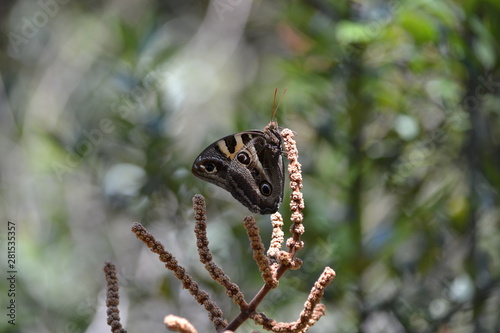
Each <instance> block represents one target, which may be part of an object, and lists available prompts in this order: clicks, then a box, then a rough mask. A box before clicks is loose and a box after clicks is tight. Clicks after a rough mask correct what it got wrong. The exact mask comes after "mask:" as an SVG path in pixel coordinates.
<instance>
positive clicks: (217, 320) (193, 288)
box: [132, 223, 227, 330]
mask: <svg viewBox="0 0 500 333" xmlns="http://www.w3.org/2000/svg"><path fill="white" fill-rule="evenodd" d="M132 232H134V233H135V235H136V237H137V238H139V239H140V240H142V241H143V242H144V243H145V244H146V245H147V246H148V247H149V248H150V249H151V251H152V252H154V253H156V254H158V255H159V256H160V260H161V261H162V262H163V263H165V267H167V268H168V269H169V270H171V271H172V272H174V275H175V277H176V278H177V279H179V280H180V281H181V283H182V287H183V288H184V289H187V290H188V291H189V293H190V294H191V295H193V297H194V298H195V299H196V301H197V302H198V303H199V304H201V305H203V306H204V307H205V309H206V310H207V311H208V318H210V320H211V321H212V323H213V324H214V326H215V328H216V329H217V330H218V329H221V328H223V327H225V326H227V321H226V320H225V319H223V318H222V310H221V309H220V308H219V307H218V306H217V305H216V304H215V303H214V302H212V301H211V300H210V296H209V295H208V294H207V293H206V292H205V291H203V290H200V288H199V286H198V283H196V282H195V281H193V279H192V278H191V276H190V275H189V274H187V273H186V269H185V268H184V267H182V266H180V265H179V264H178V263H177V259H175V257H174V256H173V255H172V254H171V253H170V252H168V251H166V250H165V248H164V246H163V244H162V243H160V242H158V241H156V240H155V238H154V237H153V235H151V234H150V233H149V232H148V231H147V230H146V228H144V227H143V226H142V224H140V223H134V224H133V225H132Z"/></svg>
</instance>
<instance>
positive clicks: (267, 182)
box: [192, 121, 284, 214]
mask: <svg viewBox="0 0 500 333" xmlns="http://www.w3.org/2000/svg"><path fill="white" fill-rule="evenodd" d="M281 144H282V138H281V135H280V133H279V132H278V130H277V124H276V122H275V121H272V122H270V123H269V125H268V126H266V127H265V128H264V130H263V131H260V130H250V131H244V132H240V133H235V134H232V135H228V136H225V137H223V138H221V139H219V140H217V141H215V142H214V143H212V144H211V145H209V146H208V147H207V148H206V149H205V150H204V151H203V152H201V154H200V155H199V156H198V157H197V158H196V160H195V161H194V163H193V167H192V172H193V174H194V175H195V176H197V177H199V178H201V179H203V180H205V181H208V182H210V183H212V184H215V185H217V186H220V187H222V188H223V189H225V190H227V191H228V192H230V193H231V194H232V195H233V197H234V198H235V199H236V200H238V201H239V202H240V203H242V204H243V205H244V206H245V207H247V208H248V209H249V210H250V211H251V212H253V213H259V214H272V213H275V212H276V211H277V210H278V208H279V205H280V204H281V201H282V200H283V187H284V170H283V157H282V148H281Z"/></svg>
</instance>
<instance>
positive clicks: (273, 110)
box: [272, 88, 287, 119]
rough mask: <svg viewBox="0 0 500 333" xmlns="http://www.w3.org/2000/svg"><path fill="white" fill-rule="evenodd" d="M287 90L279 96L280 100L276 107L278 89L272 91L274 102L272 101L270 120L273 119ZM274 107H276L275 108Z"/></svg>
mask: <svg viewBox="0 0 500 333" xmlns="http://www.w3.org/2000/svg"><path fill="white" fill-rule="evenodd" d="M286 91H287V88H285V89H284V90H283V94H281V97H280V100H279V101H278V105H276V95H277V94H278V88H276V89H274V100H273V109H272V119H274V118H275V116H276V112H278V108H279V107H280V104H281V101H282V100H283V97H285V94H286ZM275 105H276V106H275Z"/></svg>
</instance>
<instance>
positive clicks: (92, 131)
mask: <svg viewBox="0 0 500 333" xmlns="http://www.w3.org/2000/svg"><path fill="white" fill-rule="evenodd" d="M250 5H251V6H250ZM499 16H500V5H499V3H498V2H497V1H495V0H487V1H479V0H468V1H453V0H449V1H441V0H439V1H428V0H422V1H406V0H396V1H361V2H348V1H316V0H310V1H273V2H254V3H248V2H243V1H225V0H222V1H213V2H195V1H170V2H164V1H135V2H130V3H129V2H123V3H122V2H111V1H90V2H86V3H77V2H71V1H60V0H59V1H56V0H40V1H37V2H32V1H5V2H3V3H2V5H0V18H1V20H0V22H1V23H0V29H1V31H2V34H1V35H2V39H1V40H0V70H1V76H0V161H1V162H0V181H1V188H0V198H1V202H2V205H1V206H0V212H1V218H2V221H4V223H2V225H3V227H2V228H3V229H2V230H1V231H0V235H1V236H0V240H1V246H2V257H3V258H2V261H1V262H2V274H3V275H5V274H6V271H7V268H6V267H4V265H3V263H4V262H5V261H4V260H3V259H4V257H5V256H4V255H3V253H4V250H5V247H6V243H5V240H6V230H7V221H9V220H10V221H14V222H16V225H17V234H16V237H17V258H18V267H17V271H18V274H17V285H16V290H17V293H16V297H15V299H16V302H17V304H18V307H17V317H16V325H15V326H12V325H10V324H8V322H7V319H5V318H6V317H5V315H3V314H2V316H3V319H2V321H0V331H2V332H34V331H36V332H84V331H85V332H107V331H109V328H107V326H106V323H105V308H104V305H103V300H104V294H103V287H104V275H103V273H102V266H103V263H104V261H105V260H108V259H111V260H112V261H113V262H115V264H116V265H117V266H118V267H119V270H120V271H119V278H120V283H121V285H122V289H121V297H122V298H121V304H120V309H121V314H122V317H123V318H124V319H123V323H124V325H125V327H126V328H127V329H128V331H129V332H141V331H155V332H160V331H163V330H164V328H163V324H162V318H163V316H165V315H166V314H169V313H172V314H176V315H180V316H184V317H186V318H188V319H189V320H191V321H192V322H193V323H194V324H195V326H197V327H198V329H199V330H200V331H202V332H203V331H211V330H212V326H211V324H210V323H209V321H208V319H207V317H206V314H205V313H204V310H203V309H202V308H201V307H200V306H198V305H197V304H196V303H195V302H194V301H193V300H192V299H190V296H189V294H188V293H187V292H185V291H183V290H180V284H179V283H178V281H176V280H175V278H173V277H172V276H171V274H170V273H169V272H167V271H166V270H165V269H163V266H162V265H161V263H160V262H159V261H158V260H157V259H156V258H155V257H154V255H152V254H151V253H149V252H148V250H147V249H145V248H144V246H143V245H142V244H140V243H139V242H138V241H137V240H136V239H135V238H134V237H133V235H132V233H131V232H130V231H129V228H130V225H131V224H132V222H134V221H141V222H142V223H143V224H144V225H146V226H147V228H148V229H150V231H151V232H153V233H154V234H155V235H156V237H157V238H158V239H159V240H161V241H162V242H163V243H164V244H165V246H166V247H167V249H169V250H170V251H172V252H173V253H174V254H175V255H176V256H177V257H178V259H179V261H180V263H181V264H182V265H185V266H186V267H187V269H188V271H189V273H190V274H192V275H193V276H194V277H195V279H196V280H197V281H199V282H200V283H201V284H202V286H203V288H205V289H206V290H207V291H208V292H209V293H210V294H211V295H213V297H214V298H215V300H216V301H217V302H218V303H219V304H220V305H221V307H222V309H223V310H224V312H225V313H226V315H227V317H228V318H231V316H234V315H235V314H236V313H237V311H236V309H235V307H234V306H233V305H232V304H231V302H230V301H229V300H228V299H227V298H226V297H225V295H224V292H223V291H222V290H221V288H220V287H219V286H218V285H216V284H215V283H214V282H213V281H211V280H210V278H209V277H208V274H207V273H206V272H205V271H204V270H203V267H202V265H201V264H200V263H199V262H197V259H196V258H197V255H196V246H195V238H194V234H193V232H192V229H193V227H194V223H193V213H192V212H191V198H192V196H193V195H194V194H195V193H202V194H203V195H204V196H205V197H206V198H207V202H208V214H209V216H208V217H209V221H208V222H209V231H208V232H209V239H210V241H211V244H210V246H211V249H212V251H213V253H214V256H215V258H216V261H217V262H218V263H219V264H220V265H221V266H222V267H223V268H224V270H225V271H226V273H228V275H229V276H230V277H231V279H232V280H233V281H234V282H236V283H238V284H239V285H240V287H241V289H242V291H243V292H244V293H245V294H246V296H247V298H250V297H251V296H252V295H253V293H255V292H256V291H257V290H258V289H259V287H260V285H261V284H262V282H261V279H260V276H259V273H258V271H257V269H256V266H255V264H254V262H253V260H252V259H251V252H250V249H249V246H248V240H247V239H246V236H245V232H244V229H243V227H242V225H241V224H242V220H243V216H244V215H245V214H248V212H247V211H246V210H245V208H244V207H242V206H241V205H239V204H238V203H237V202H235V200H233V199H232V198H231V197H230V195H229V194H227V193H225V192H224V191H223V190H220V189H218V188H216V187H215V186H212V185H210V184H206V183H204V182H202V181H200V180H198V179H195V177H194V176H192V175H191V173H190V167H191V163H192V161H193V160H194V158H195V157H196V156H197V154H198V153H199V152H200V151H201V150H202V149H203V148H204V147H206V146H207V145H208V144H209V143H211V142H213V141H215V140H216V139H218V138H220V137H222V136H225V135H228V134H230V133H234V132H238V131H242V130H246V129H251V128H261V129H262V128H263V127H264V126H265V125H266V124H267V123H268V122H269V120H270V117H271V105H272V95H273V91H274V89H275V88H276V87H278V88H280V89H283V88H284V87H287V88H288V93H287V95H286V96H285V99H284V101H283V102H282V104H281V108H280V111H279V112H278V115H277V117H278V120H279V124H280V125H281V126H283V127H288V128H291V129H292V130H294V131H295V132H296V133H297V134H296V140H297V142H298V147H299V154H300V161H301V163H302V164H303V171H304V189H303V193H304V198H305V203H306V209H305V211H304V212H305V222H304V224H305V227H306V233H305V234H304V238H303V239H304V241H305V244H306V247H305V248H304V250H302V251H301V252H300V253H299V257H300V258H302V259H303V260H304V265H303V267H302V268H301V269H300V270H298V271H294V272H288V273H287V274H286V275H285V276H284V278H283V279H282V280H281V281H280V286H279V288H278V289H277V290H275V291H274V292H272V293H271V294H270V295H269V296H268V298H267V299H266V300H265V301H264V302H263V303H262V306H261V308H259V309H258V310H261V311H265V312H266V313H267V314H268V315H269V316H271V317H273V318H275V319H276V320H278V321H292V320H295V319H296V318H297V317H298V315H299V313H300V311H301V308H302V304H303V302H304V301H305V299H306V297H307V294H308V292H309V290H310V288H311V287H312V285H313V283H314V281H315V280H316V279H317V278H318V276H319V275H320V273H321V271H322V270H323V268H324V267H325V266H330V267H332V268H333V269H335V271H336V272H337V278H336V279H335V280H334V282H333V283H332V284H331V285H330V286H329V288H328V289H327V292H326V294H325V299H324V302H325V304H326V305H327V314H326V316H325V317H324V318H322V319H321V320H320V321H319V322H318V323H317V325H316V326H314V327H313V328H312V329H311V332H332V331H334V332H357V331H359V332H443V333H444V332H498V327H500V323H499V317H498V308H499V307H500V286H499V279H500V232H499V224H500V208H499V198H498V192H499V188H500V172H499V171H500V170H499V166H500V109H499V107H498V105H500V97H499V95H500V65H499V62H498V58H499V57H498V55H499V52H500V44H499V39H498V36H499V35H500V21H499V20H498V17H499ZM288 193H289V191H288V192H286V194H288ZM287 204H288V201H286V200H285V203H284V204H283V205H282V208H281V212H282V214H283V215H284V216H285V217H289V212H287ZM259 220H260V222H259V225H261V230H262V235H263V238H264V239H265V241H266V242H268V241H269V237H270V224H269V222H268V219H267V217H259ZM0 284H1V286H2V296H1V299H2V304H4V303H3V302H4V301H3V300H4V299H6V298H5V297H4V296H5V295H6V291H5V290H6V289H7V288H4V286H5V287H7V283H6V279H5V278H2V279H1V282H0ZM4 305H5V304H4ZM4 305H2V308H3V309H5V307H4ZM4 312H5V310H4ZM252 327H253V325H252V324H251V323H248V324H246V326H244V327H242V328H241V331H243V332H245V331H250V330H251V328H252Z"/></svg>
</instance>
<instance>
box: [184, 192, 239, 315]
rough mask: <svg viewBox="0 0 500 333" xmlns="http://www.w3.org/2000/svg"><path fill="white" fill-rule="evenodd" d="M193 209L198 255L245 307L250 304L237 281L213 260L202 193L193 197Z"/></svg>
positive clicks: (236, 302) (216, 278)
mask: <svg viewBox="0 0 500 333" xmlns="http://www.w3.org/2000/svg"><path fill="white" fill-rule="evenodd" d="M193 209H194V211H195V219H196V226H195V229H194V232H195V234H196V245H197V246H198V255H199V257H200V261H201V263H202V264H204V265H205V269H206V270H207V271H208V273H209V274H210V276H211V277H212V279H213V280H214V281H216V282H217V283H218V284H220V285H221V286H223V287H224V288H226V294H227V295H228V296H229V297H231V299H232V300H233V302H234V303H235V304H236V305H238V306H239V308H240V309H241V310H243V309H245V308H246V307H247V306H248V304H247V302H246V301H245V296H244V295H243V293H242V292H241V291H240V288H239V287H238V285H237V284H236V283H232V282H231V279H230V278H229V277H228V276H227V275H226V273H224V271H223V270H222V268H220V267H219V266H218V265H217V264H216V263H215V262H214V261H213V260H212V258H213V256H212V253H211V252H210V249H209V248H208V243H209V242H208V238H207V223H206V219H207V218H206V206H205V198H203V196H202V195H200V194H196V195H195V196H194V197H193Z"/></svg>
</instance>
